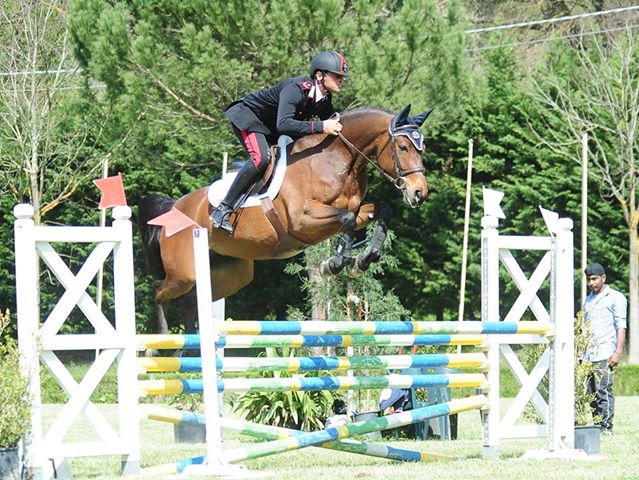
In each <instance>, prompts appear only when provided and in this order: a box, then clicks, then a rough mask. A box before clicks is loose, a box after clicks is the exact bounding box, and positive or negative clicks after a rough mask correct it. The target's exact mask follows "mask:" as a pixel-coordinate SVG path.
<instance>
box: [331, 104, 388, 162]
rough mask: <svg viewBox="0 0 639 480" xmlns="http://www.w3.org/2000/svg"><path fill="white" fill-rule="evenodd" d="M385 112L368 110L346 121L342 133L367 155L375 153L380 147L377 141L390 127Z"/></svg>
mask: <svg viewBox="0 0 639 480" xmlns="http://www.w3.org/2000/svg"><path fill="white" fill-rule="evenodd" d="M386 116H387V115H386V114H385V113H384V112H367V113H364V114H362V115H361V116H358V117H355V118H353V119H352V120H351V121H348V122H345V124H344V129H343V130H342V135H344V137H345V138H346V139H348V140H349V141H350V142H351V143H352V144H353V145H355V146H356V147H357V148H358V149H359V150H361V151H362V152H364V153H365V154H366V155H369V156H371V155H374V154H375V153H376V149H378V148H380V145H379V142H378V141H377V140H378V139H379V138H380V136H382V135H383V134H384V133H385V132H386V131H387V129H388V118H386Z"/></svg>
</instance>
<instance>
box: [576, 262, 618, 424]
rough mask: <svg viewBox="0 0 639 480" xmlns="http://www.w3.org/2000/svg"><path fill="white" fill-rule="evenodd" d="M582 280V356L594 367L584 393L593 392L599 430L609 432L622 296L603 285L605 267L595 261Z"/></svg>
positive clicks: (593, 405)
mask: <svg viewBox="0 0 639 480" xmlns="http://www.w3.org/2000/svg"><path fill="white" fill-rule="evenodd" d="M585 274H586V280H587V282H588V288H590V291H591V293H590V294H589V295H588V296H587V297H586V301H585V302H584V320H585V321H586V322H589V324H590V332H591V333H592V339H591V342H590V346H589V348H588V351H587V353H586V357H585V359H586V360H589V361H591V362H592V364H593V366H594V367H595V371H594V374H593V375H592V376H591V377H590V379H589V381H588V393H594V394H595V398H594V400H593V401H592V403H591V405H592V407H593V412H594V414H595V415H598V416H601V423H600V425H601V430H602V433H603V434H604V435H612V419H613V417H614V415H615V397H614V396H613V393H612V370H613V368H614V367H615V366H617V365H618V364H619V362H620V361H621V353H622V352H623V344H624V341H625V339H626V310H627V301H626V297H624V295H623V294H622V293H621V292H618V291H617V290H614V289H613V288H611V287H609V286H608V285H606V271H605V270H604V268H603V267H602V266H601V265H600V264H599V263H593V264H591V265H589V266H588V267H587V268H586V270H585Z"/></svg>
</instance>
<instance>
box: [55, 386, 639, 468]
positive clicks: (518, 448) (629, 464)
mask: <svg viewBox="0 0 639 480" xmlns="http://www.w3.org/2000/svg"><path fill="white" fill-rule="evenodd" d="M506 401H507V400H506ZM98 408H100V409H102V410H106V412H107V415H108V416H107V418H117V414H116V411H115V407H114V406H113V405H98ZM58 409H59V406H58V405H48V406H46V408H45V414H46V420H45V421H51V419H52V417H53V415H55V412H56V411H57V410H58ZM89 432H90V430H89V429H88V427H86V426H85V425H84V424H83V423H79V424H78V426H77V428H74V431H72V432H71V433H70V434H69V435H68V437H67V440H68V441H71V440H73V439H74V438H75V437H76V436H82V437H83V438H85V439H90V438H92V436H91V435H88V433H89ZM87 435H88V437H87ZM481 438H482V437H481V423H480V419H479V413H478V412H467V413H463V414H460V416H459V420H458V439H457V440H454V441H446V442H442V441H439V440H429V441H423V442H422V441H397V442H390V444H391V445H394V446H398V447H404V448H410V449H415V450H421V451H427V452H432V453H438V454H444V455H450V456H453V457H455V459H454V460H452V461H450V462H435V463H420V464H415V463H398V462H391V461H388V460H382V459H375V458H371V457H366V456H362V455H354V454H347V453H342V452H335V451H331V450H324V449H319V448H312V447H311V448H306V449H304V450H300V451H296V452H287V453H284V454H279V455H275V456H271V457H265V458H261V459H257V460H252V461H249V462H246V463H245V465H246V466H247V467H248V468H249V469H250V470H251V471H256V472H257V471H259V472H269V473H270V476H269V477H268V478H274V479H278V480H301V479H312V480H324V479H327V480H328V479H330V480H347V479H349V480H350V479H362V480H382V479H384V480H388V479H392V480H410V479H431V478H432V479H438V480H441V479H444V480H445V479H451V480H453V479H455V480H457V479H460V478H462V479H480V478H481V479H484V480H497V479H507V480H515V479H526V480H533V479H579V480H585V479H593V480H594V479H597V480H602V479H639V397H619V398H618V399H617V414H616V422H615V435H614V436H613V437H602V438H601V455H600V456H599V457H592V458H591V459H590V460H587V461H576V460H526V461H524V460H520V459H519V457H521V455H522V454H523V453H524V452H526V451H527V450H529V449H531V448H542V447H543V442H542V441H541V440H505V441H504V442H503V444H502V448H501V457H502V458H501V460H492V461H491V460H484V459H482V440H481ZM246 441H252V440H246ZM238 444H239V438H238V437H236V436H233V437H228V438H227V437H225V448H226V446H227V445H228V447H233V446H237V445H238ZM142 446H143V449H142V464H143V466H151V465H157V464H160V463H166V462H170V461H173V460H179V459H183V458H188V457H191V456H196V455H202V454H204V453H205V446H204V445H202V444H199V445H197V444H196V445H184V444H175V443H173V427H172V426H171V425H167V424H162V423H157V422H149V421H144V422H142ZM71 468H72V471H73V474H74V478H76V479H82V478H104V479H108V478H117V477H118V468H119V458H118V457H102V458H99V457H98V458H84V459H73V460H72V461H71Z"/></svg>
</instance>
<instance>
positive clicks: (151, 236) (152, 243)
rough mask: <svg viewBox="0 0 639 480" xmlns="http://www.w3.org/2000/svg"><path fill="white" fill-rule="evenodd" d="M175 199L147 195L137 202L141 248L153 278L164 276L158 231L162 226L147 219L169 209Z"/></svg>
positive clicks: (160, 230)
mask: <svg viewBox="0 0 639 480" xmlns="http://www.w3.org/2000/svg"><path fill="white" fill-rule="evenodd" d="M174 204H175V201H174V200H173V199H171V198H168V197H163V196H162V195H155V194H153V195H148V196H146V197H144V198H143V199H142V200H140V203H139V204H138V228H139V229H140V234H141V236H142V249H143V251H144V259H145V261H146V265H147V268H148V270H149V273H150V274H151V275H152V276H153V278H155V279H158V280H159V279H162V278H164V277H165V276H166V273H165V272H164V266H163V265H162V256H161V255H160V233H161V232H162V227H160V226H158V225H149V224H148V223H147V222H148V221H149V220H152V219H154V218H155V217H158V216H159V215H162V214H163V213H166V212H168V211H169V210H171V207H173V205H174Z"/></svg>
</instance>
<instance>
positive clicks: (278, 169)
mask: <svg viewBox="0 0 639 480" xmlns="http://www.w3.org/2000/svg"><path fill="white" fill-rule="evenodd" d="M290 143H293V139H292V138H291V137H289V136H287V135H282V136H280V138H279V139H278V141H277V144H278V146H279V147H280V156H279V158H278V159H277V163H276V165H275V172H274V173H273V176H272V177H271V181H270V183H269V185H268V188H267V190H266V192H262V193H260V194H255V195H251V196H250V197H248V198H247V199H246V201H244V203H242V205H240V206H241V207H256V206H258V205H261V202H260V199H261V198H263V197H269V198H270V199H274V198H275V197H276V196H277V194H278V192H279V191H280V187H281V186H282V182H283V181H284V174H285V173H286V158H287V155H286V147H287V146H288V145H289V144H290ZM249 161H250V160H249ZM236 175H237V171H233V172H227V173H226V175H224V176H223V177H222V178H220V179H219V180H216V181H215V182H213V184H212V185H211V186H210V187H209V192H208V196H209V203H210V204H211V205H213V206H214V207H217V206H218V205H219V204H220V202H221V201H222V200H224V197H225V196H226V192H228V190H229V188H230V187H231V184H232V183H233V180H234V179H235V176H236Z"/></svg>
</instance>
